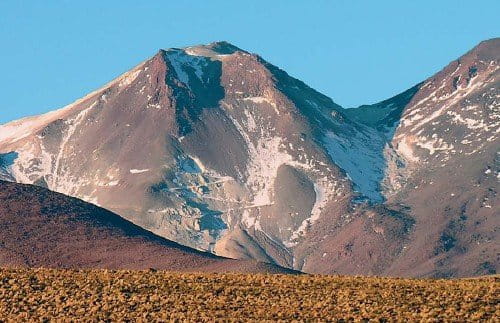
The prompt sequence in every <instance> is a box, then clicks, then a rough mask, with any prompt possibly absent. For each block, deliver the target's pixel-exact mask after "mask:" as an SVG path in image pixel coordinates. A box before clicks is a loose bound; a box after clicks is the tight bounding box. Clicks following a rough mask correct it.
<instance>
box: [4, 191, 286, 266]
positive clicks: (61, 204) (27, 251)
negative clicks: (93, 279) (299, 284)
mask: <svg viewBox="0 0 500 323" xmlns="http://www.w3.org/2000/svg"><path fill="white" fill-rule="evenodd" d="M0 224H1V227H2V239H1V241H0V265H1V266H9V267H18V266H29V267H50V268H108V269H123V268H125V269H149V268H155V269H167V270H175V271H196V272H202V271H208V272H226V271H234V272H251V273H262V272H263V273H290V272H291V271H290V270H287V269H284V268H280V267H278V266H274V265H271V264H265V263H258V262H255V261H241V260H232V259H224V258H220V257H217V256H214V255H212V254H209V253H204V252H200V251H197V250H194V249H191V248H187V247H184V246H181V245H179V244H177V243H175V242H172V241H168V240H166V239H164V238H161V237H159V236H156V235H154V234H152V233H151V232H149V231H146V230H144V229H142V228H140V227H138V226H136V225H134V224H132V223H131V222H129V221H127V220H125V219H123V218H122V217H120V216H118V215H116V214H114V213H111V212H109V211H106V210H104V209H102V208H99V207H97V206H95V205H92V204H89V203H87V202H84V201H81V200H78V199H75V198H71V197H68V196H65V195H63V194H59V193H55V192H51V191H49V190H47V189H45V188H41V187H36V186H32V185H24V184H17V183H8V182H4V181H0Z"/></svg>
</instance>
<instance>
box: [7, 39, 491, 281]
mask: <svg viewBox="0 0 500 323" xmlns="http://www.w3.org/2000/svg"><path fill="white" fill-rule="evenodd" d="M499 43H500V42H499V41H498V39H497V40H492V41H489V42H486V43H482V44H480V45H479V46H478V47H477V48H475V49H474V50H473V51H471V52H470V53H468V54H467V55H465V56H464V57H462V58H461V59H460V60H459V61H456V62H453V63H451V64H450V66H448V67H446V68H445V69H444V70H443V71H441V72H440V73H438V74H437V75H436V76H434V77H432V78H430V79H429V80H426V81H424V82H423V83H421V84H419V85H417V86H415V87H413V88H411V89H410V90H408V91H406V92H404V93H402V94H400V95H398V96H396V97H394V98H391V99H389V100H386V101H383V102H381V103H379V104H376V105H373V106H363V107H360V108H358V109H350V110H344V109H342V108H341V107H340V106H338V105H337V104H335V103H334V102H333V101H332V100H331V99H330V98H328V97H326V96H324V95H322V94H320V93H318V92H316V91H315V90H313V89H311V88H309V87H308V86H307V85H305V84H304V83H302V82H300V81H298V80H296V79H294V78H292V77H290V76H289V75H288V74H286V73H285V72H284V71H282V70H280V69H278V68H277V67H275V66H273V65H271V64H269V63H267V62H266V61H264V60H263V59H262V58H260V57H259V56H257V55H254V54H250V53H247V52H245V51H243V50H241V49H238V48H236V47H235V46H233V45H231V44H228V43H225V42H218V43H213V44H209V45H204V46H195V47H188V48H184V49H169V50H161V51H159V52H158V53H157V54H156V55H155V56H154V57H152V58H151V59H149V60H147V61H145V62H143V63H141V64H140V65H138V66H137V67H135V68H133V69H132V70H131V71H129V72H127V73H125V74H124V75H122V76H120V77H119V78H117V79H116V80H114V81H112V82H111V83H109V84H107V85H106V86H104V87H103V88H101V89H99V90H97V91H95V92H93V93H91V94H89V95H88V96H86V97H84V98H82V99H80V100H78V101H77V102H75V103H73V104H71V105H69V106H67V107H65V108H63V109H61V110H57V111H54V112H50V113H48V114H45V115H42V116H38V117H31V118H26V119H22V120H19V121H14V122H11V123H8V124H5V125H3V126H0V178H3V179H6V180H10V181H17V182H21V183H35V184H37V185H40V186H46V187H48V188H49V189H51V190H54V191H57V192H60V193H64V194H67V195H70V196H75V197H78V198H81V199H84V200H86V201H89V202H92V203H94V204H97V205H100V206H102V207H104V208H107V209H109V210H111V211H113V212H115V213H117V214H119V215H121V216H123V217H124V218H126V219H128V220H130V221H132V222H134V223H136V224H138V225H140V226H141V227H143V228H146V229H148V230H150V231H152V232H154V233H156V234H159V235H161V236H163V237H165V238H168V239H170V240H173V241H176V242H179V243H181V244H183V245H186V246H190V247H194V248H197V249H199V250H204V251H210V252H213V253H216V254H218V255H222V256H228V257H234V258H252V259H257V260H263V261H271V262H275V263H277V264H280V265H283V266H287V267H290V268H295V269H299V270H305V271H308V272H321V273H333V272H340V273H348V274H353V273H357V274H397V275H411V276H423V275H427V276H430V275H434V276H440V275H448V276H450V275H451V276H462V275H473V274H480V273H483V272H487V271H492V270H497V268H498V259H497V258H495V257H496V254H498V252H496V253H495V248H494V242H495V241H498V236H497V232H498V219H497V217H495V216H494V210H495V206H497V205H498V201H497V200H496V199H497V197H496V189H497V186H498V178H497V175H498V161H497V160H498V157H497V151H498V146H499V144H498V143H499V141H498V129H499V127H498V126H499V123H498V121H499V120H498V118H499V111H498V109H499V101H498V100H499V95H498V92H499V86H498V80H499V78H498V73H499V72H498V68H499V52H500V45H499ZM495 158H497V159H495ZM452 194H453V195H452ZM485 199H486V200H485ZM479 200H481V201H479ZM478 201H479V202H478ZM495 203H496V204H495ZM488 206H489V207H488ZM462 219H463V220H462ZM478 222H479V224H478ZM472 237H473V238H472ZM471 239H472V240H471ZM497 251H498V250H497ZM465 259H466V260H467V262H468V264H467V265H466V266H461V265H460V262H461V261H463V260H465Z"/></svg>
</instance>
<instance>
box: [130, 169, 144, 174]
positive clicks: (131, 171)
mask: <svg viewBox="0 0 500 323" xmlns="http://www.w3.org/2000/svg"><path fill="white" fill-rule="evenodd" d="M146 172H149V169H131V170H130V174H142V173H146Z"/></svg>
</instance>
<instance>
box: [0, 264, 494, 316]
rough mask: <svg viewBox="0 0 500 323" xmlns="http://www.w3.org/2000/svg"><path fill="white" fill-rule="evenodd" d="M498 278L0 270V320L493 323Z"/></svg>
mask: <svg viewBox="0 0 500 323" xmlns="http://www.w3.org/2000/svg"><path fill="white" fill-rule="evenodd" d="M499 290H500V279H499V277H498V276H497V277H492V276H490V277H484V278H477V279H463V280H412V279H391V278H363V277H336V276H312V275H299V276H297V275H293V276H291V275H265V274H255V275H242V274H193V273H191V274H186V273H172V272H164V271H108V270H51V269H1V270H0V321H1V320H6V321H13V322H19V321H33V320H54V319H56V320H57V319H65V320H71V319H82V318H85V319H86V320H112V321H122V320H132V321H135V320H137V321H152V320H167V319H181V320H186V319H187V320H190V321H209V320H210V321H212V320H214V319H227V320H231V321H246V320H278V319H281V320H306V321H310V320H318V321H330V320H334V319H347V320H353V319H354V320H360V319H367V318H370V319H386V320H398V321H401V320H405V321H416V320H424V321H435V320H439V321H442V320H445V321H457V322H458V321H472V320H474V321H477V320H482V321H491V322H494V321H497V322H498V320H499V318H500V305H499V302H498V292H499Z"/></svg>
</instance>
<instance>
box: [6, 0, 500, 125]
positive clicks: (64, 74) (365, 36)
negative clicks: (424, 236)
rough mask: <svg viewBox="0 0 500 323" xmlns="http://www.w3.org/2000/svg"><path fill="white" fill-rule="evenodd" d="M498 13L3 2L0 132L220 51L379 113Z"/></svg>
mask: <svg viewBox="0 0 500 323" xmlns="http://www.w3.org/2000/svg"><path fill="white" fill-rule="evenodd" d="M146 2H147V4H145V3H146ZM138 3H141V4H138ZM499 12H500V1H498V0H496V1H460V0H455V1H445V0H441V1H424V0H421V1H356V0H350V1H320V0H316V1H305V0H304V1H293V0H288V1H271V0H267V1H255V0H254V1H234V0H233V1H216V0H215V1H194V0H192V1H181V0H178V1H142V2H139V1H126V0H122V1H109V0H107V1H90V0H87V1H79V2H78V4H77V2H76V1H50V0H47V1H35V0H33V1H21V0H19V1H14V0H11V1H7V0H3V1H0V40H1V50H0V55H1V56H0V70H1V71H2V76H3V77H2V78H0V89H1V92H0V93H1V94H2V97H1V100H0V123H4V122H7V121H9V120H13V119H17V118H20V117H23V116H27V115H33V114H38V113H42V112H46V111H49V110H53V109H56V108H59V107H62V106H64V105H66V104H68V103H70V102H72V101H74V100H75V99H77V98H79V97H81V96H83V95H85V94H86V93H88V92H90V91H92V90H94V89H96V88H99V87H100V86H102V85H103V84H105V83H107V82H108V81H109V80H111V79H113V78H114V77H116V76H118V75H119V74H121V73H123V72H125V71H127V70H128V69H129V68H131V67H132V66H134V65H136V64H137V63H139V62H141V61H143V60H144V59H146V58H148V57H150V56H152V55H154V53H156V51H157V50H158V49H159V48H168V47H182V46H188V45H194V44H200V43H209V42H212V41H216V40H227V41H229V42H231V43H233V44H235V45H237V46H238V47H240V48H243V49H245V50H248V51H250V52H255V53H258V54H260V55H261V56H262V57H264V58H265V59H266V60H268V61H269V62H271V63H273V64H275V65H277V66H279V67H281V68H283V69H284V70H286V71H287V72H288V73H289V74H291V75H292V76H294V77H296V78H299V79H301V80H303V81H304V82H306V83H307V84H309V85H310V86H312V87H313V88H315V89H317V90H319V91H321V92H323V93H325V94H326V95H328V96H330V97H332V99H333V100H334V101H335V102H337V103H339V104H340V105H342V106H344V107H354V106H358V105H360V104H364V103H374V102H377V101H379V100H382V99H385V98H388V97H390V96H392V95H395V94H397V93H398V92H401V91H403V90H405V89H407V88H408V87H410V86H412V85H413V84H415V83H417V82H420V81H422V80H423V79H425V78H426V77H428V76H430V75H432V74H434V73H435V72H437V71H438V70H440V69H441V68H442V67H444V66H445V65H446V64H448V63H449V62H450V61H451V60H453V59H455V58H457V57H459V56H460V55H462V54H464V53H465V52H466V51H468V50H469V49H471V48H472V47H473V46H475V45H476V44H477V43H478V42H480V41H481V40H484V39H489V38H493V37H498V36H500V23H499V20H498V13H499Z"/></svg>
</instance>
